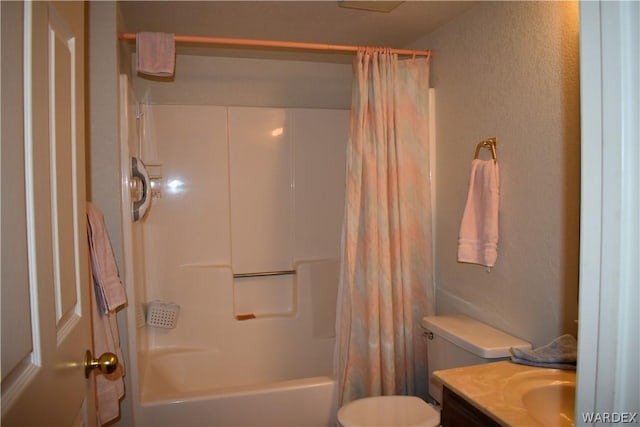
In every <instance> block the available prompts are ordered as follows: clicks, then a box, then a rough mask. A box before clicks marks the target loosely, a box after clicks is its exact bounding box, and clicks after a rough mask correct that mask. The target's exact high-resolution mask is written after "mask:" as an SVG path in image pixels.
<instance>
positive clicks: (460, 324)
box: [422, 314, 531, 403]
mask: <svg viewBox="0 0 640 427" xmlns="http://www.w3.org/2000/svg"><path fill="white" fill-rule="evenodd" d="M422 327H423V328H424V329H425V331H426V332H425V334H426V336H427V338H428V339H427V370H428V382H429V394H430V395H431V397H432V398H433V399H435V400H436V401H437V402H438V403H441V402H442V384H439V383H437V382H435V381H434V379H433V375H432V374H433V371H439V370H442V369H450V368H458V367H462V366H470V365H477V364H480V363H488V362H497V361H499V360H505V359H508V358H509V357H510V355H511V354H510V353H509V349H510V348H511V347H514V348H518V349H530V348H531V344H530V343H528V342H526V341H523V340H521V339H519V338H516V337H514V336H512V335H509V334H507V333H506V332H503V331H500V330H498V329H495V328H493V327H491V326H489V325H486V324H484V323H482V322H480V321H478V320H475V319H472V318H470V317H467V316H464V315H460V314H456V315H447V316H428V317H425V318H423V319H422Z"/></svg>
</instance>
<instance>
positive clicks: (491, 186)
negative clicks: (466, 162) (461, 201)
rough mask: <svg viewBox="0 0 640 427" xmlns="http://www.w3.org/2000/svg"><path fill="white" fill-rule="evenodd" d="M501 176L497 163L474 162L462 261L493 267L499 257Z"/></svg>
mask: <svg viewBox="0 0 640 427" xmlns="http://www.w3.org/2000/svg"><path fill="white" fill-rule="evenodd" d="M499 205H500V173H499V168H498V163H497V162H496V161H494V160H480V159H474V160H473V162H472V163H471V176H470V179H469V193H468V195H467V203H466V205H465V207H464V214H463V215H462V223H461V224H460V234H459V236H458V261H459V262H468V263H472V264H480V265H484V266H486V267H493V266H494V265H495V263H496V259H497V257H498V210H499Z"/></svg>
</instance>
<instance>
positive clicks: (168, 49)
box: [136, 32, 176, 77]
mask: <svg viewBox="0 0 640 427" xmlns="http://www.w3.org/2000/svg"><path fill="white" fill-rule="evenodd" d="M136 58H137V70H138V72H139V73H142V74H148V75H151V76H160V77H170V76H173V74H174V72H175V68H176V43H175V36H174V35H173V34H170V33H151V32H141V33H137V34H136Z"/></svg>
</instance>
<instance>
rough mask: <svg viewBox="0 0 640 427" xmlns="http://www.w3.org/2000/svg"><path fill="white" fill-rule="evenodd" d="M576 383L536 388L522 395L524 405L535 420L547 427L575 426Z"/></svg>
mask: <svg viewBox="0 0 640 427" xmlns="http://www.w3.org/2000/svg"><path fill="white" fill-rule="evenodd" d="M575 400H576V385H575V383H568V382H559V383H554V384H550V385H545V386H540V387H535V388H532V389H530V390H529V391H526V392H525V393H524V394H523V395H522V403H523V404H524V407H525V408H526V410H527V412H528V413H529V415H530V416H531V418H533V419H534V420H536V421H538V422H539V423H540V424H542V425H545V426H550V427H551V426H562V427H564V426H573V425H574V423H573V414H574V413H575Z"/></svg>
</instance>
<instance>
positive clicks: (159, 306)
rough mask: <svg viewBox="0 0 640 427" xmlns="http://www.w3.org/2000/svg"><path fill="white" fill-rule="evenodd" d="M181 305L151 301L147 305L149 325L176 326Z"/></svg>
mask: <svg viewBox="0 0 640 427" xmlns="http://www.w3.org/2000/svg"><path fill="white" fill-rule="evenodd" d="M179 313H180V306H179V305H178V304H174V303H172V302H163V301H151V302H150V303H149V305H148V307H147V325H149V326H157V327H159V328H175V327H176V323H178V314H179Z"/></svg>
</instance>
